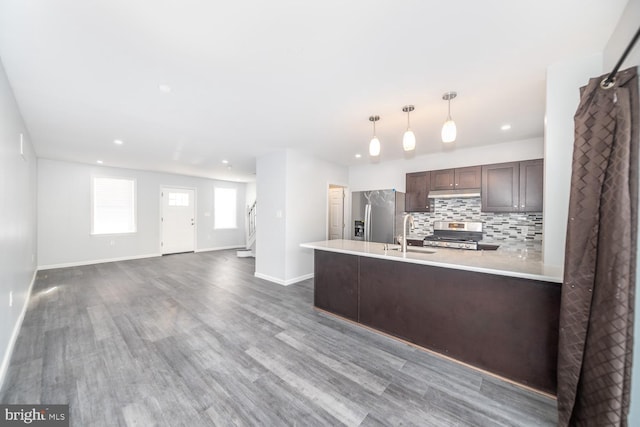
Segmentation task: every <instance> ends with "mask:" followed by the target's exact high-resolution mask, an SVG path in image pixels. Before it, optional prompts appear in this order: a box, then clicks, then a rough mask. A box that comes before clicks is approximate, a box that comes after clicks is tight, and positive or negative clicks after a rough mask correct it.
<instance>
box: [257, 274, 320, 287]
mask: <svg viewBox="0 0 640 427" xmlns="http://www.w3.org/2000/svg"><path fill="white" fill-rule="evenodd" d="M253 275H254V276H255V277H257V278H258V279H264V280H268V281H269V282H273V283H277V284H278V285H282V286H289V285H293V284H294V283H298V282H302V281H303V280H307V279H311V278H313V273H309V274H304V275H302V276H298V277H294V278H293V279H287V280H283V279H279V278H277V277H273V276H269V275H267V274H262V273H258V272H257V271H256V272H255V273H253Z"/></svg>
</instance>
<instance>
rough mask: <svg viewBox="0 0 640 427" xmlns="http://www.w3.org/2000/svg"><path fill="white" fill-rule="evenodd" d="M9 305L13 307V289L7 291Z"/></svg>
mask: <svg viewBox="0 0 640 427" xmlns="http://www.w3.org/2000/svg"><path fill="white" fill-rule="evenodd" d="M9 307H13V291H9Z"/></svg>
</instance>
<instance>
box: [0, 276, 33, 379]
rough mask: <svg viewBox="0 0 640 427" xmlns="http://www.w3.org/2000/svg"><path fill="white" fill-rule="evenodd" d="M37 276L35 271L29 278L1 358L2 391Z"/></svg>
mask: <svg viewBox="0 0 640 427" xmlns="http://www.w3.org/2000/svg"><path fill="white" fill-rule="evenodd" d="M37 274H38V270H35V271H34V272H33V276H32V277H31V283H30V284H29V289H28V290H27V297H26V298H25V299H24V304H23V305H22V311H21V312H20V316H18V321H17V322H16V324H15V325H13V332H12V333H11V338H9V345H8V346H7V349H6V351H5V352H4V357H3V358H2V365H0V390H2V386H3V385H4V380H5V376H6V375H7V370H8V369H9V362H11V355H12V354H13V347H15V345H16V341H17V340H18V334H20V328H21V327H22V321H23V320H24V315H25V314H26V313H27V307H28V306H29V300H30V299H31V290H32V289H33V284H34V283H35V282H36V275H37Z"/></svg>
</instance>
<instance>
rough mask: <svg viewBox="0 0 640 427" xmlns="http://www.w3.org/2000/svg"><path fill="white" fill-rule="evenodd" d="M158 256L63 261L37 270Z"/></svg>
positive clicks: (41, 266) (146, 256)
mask: <svg viewBox="0 0 640 427" xmlns="http://www.w3.org/2000/svg"><path fill="white" fill-rule="evenodd" d="M159 256H162V254H145V255H133V256H125V257H118V258H107V259H94V260H90V261H76V262H65V263H62V264H49V265H39V266H38V270H51V269H52V268H66V267H79V266H81V265H92V264H103V263H105V262H116V261H129V260H132V259H143V258H154V257H159Z"/></svg>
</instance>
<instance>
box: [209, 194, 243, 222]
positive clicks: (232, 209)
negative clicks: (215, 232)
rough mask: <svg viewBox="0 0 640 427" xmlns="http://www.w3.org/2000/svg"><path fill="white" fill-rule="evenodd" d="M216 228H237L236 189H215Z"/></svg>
mask: <svg viewBox="0 0 640 427" xmlns="http://www.w3.org/2000/svg"><path fill="white" fill-rule="evenodd" d="M214 215H215V216H214V225H213V227H214V228H218V229H219V228H237V227H238V223H237V222H236V189H235V188H216V189H215V190H214Z"/></svg>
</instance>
